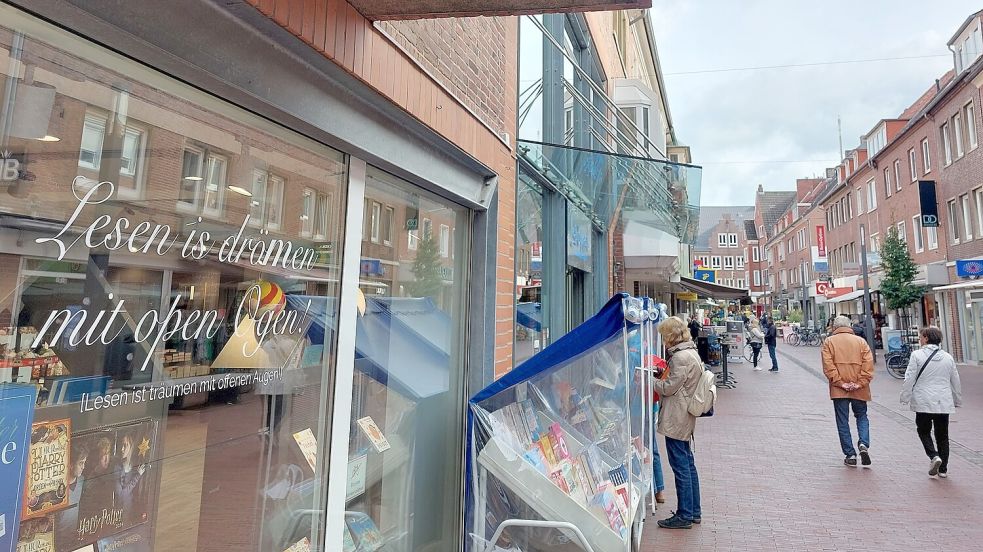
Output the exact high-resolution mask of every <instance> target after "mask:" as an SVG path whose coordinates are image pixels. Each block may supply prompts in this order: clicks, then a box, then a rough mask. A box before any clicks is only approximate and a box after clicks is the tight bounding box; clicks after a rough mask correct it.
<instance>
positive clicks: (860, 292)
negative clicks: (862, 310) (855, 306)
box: [826, 289, 873, 303]
mask: <svg viewBox="0 0 983 552" xmlns="http://www.w3.org/2000/svg"><path fill="white" fill-rule="evenodd" d="M871 293H873V291H871ZM863 296H864V290H862V289H858V290H856V291H851V292H850V293H845V294H843V295H839V296H837V297H833V298H832V299H827V300H826V303H840V302H843V301H851V300H853V299H857V298H859V297H863Z"/></svg>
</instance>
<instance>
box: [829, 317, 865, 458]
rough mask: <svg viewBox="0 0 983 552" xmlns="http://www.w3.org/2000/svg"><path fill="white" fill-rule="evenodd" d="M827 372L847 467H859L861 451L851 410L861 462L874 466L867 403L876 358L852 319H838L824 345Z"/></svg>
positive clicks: (830, 394)
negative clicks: (854, 445) (852, 424)
mask: <svg viewBox="0 0 983 552" xmlns="http://www.w3.org/2000/svg"><path fill="white" fill-rule="evenodd" d="M822 355H823V373H824V374H826V378H827V379H829V398H831V399H833V409H834V410H835V411H836V429H837V430H838V431H839V433H840V447H841V448H842V449H843V454H844V455H846V458H845V459H844V460H843V463H844V464H846V465H847V466H856V465H857V450H856V449H854V448H853V435H852V434H851V433H850V409H851V408H852V409H853V415H854V416H855V417H856V418H857V433H858V435H859V441H858V442H857V449H859V450H860V461H861V462H862V463H863V465H865V466H869V465H870V450H869V449H870V422H869V421H868V420H867V402H868V401H870V381H871V380H872V379H874V357H873V355H872V354H871V353H870V347H868V346H867V342H866V341H864V340H863V338H860V337H857V335H855V334H854V333H853V329H852V328H851V325H850V319H849V318H847V317H846V316H837V317H836V319H835V320H833V335H831V336H829V337H827V338H826V341H825V342H823V349H822Z"/></svg>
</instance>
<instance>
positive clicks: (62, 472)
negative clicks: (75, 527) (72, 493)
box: [21, 420, 72, 519]
mask: <svg viewBox="0 0 983 552" xmlns="http://www.w3.org/2000/svg"><path fill="white" fill-rule="evenodd" d="M71 425H72V422H71V420H54V421H48V422H36V423H34V424H33V425H32V426H31V449H30V451H29V452H28V455H27V470H26V482H25V484H24V500H23V505H24V509H23V512H22V514H21V519H28V518H32V517H38V516H41V515H45V514H48V513H51V512H54V511H57V510H60V509H62V508H64V507H65V506H67V505H68V466H69V461H70V459H69V454H70V451H69V446H68V445H69V440H70V439H71Z"/></svg>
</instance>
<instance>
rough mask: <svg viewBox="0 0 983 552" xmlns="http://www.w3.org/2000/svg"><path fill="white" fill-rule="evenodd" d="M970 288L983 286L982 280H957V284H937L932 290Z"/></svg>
mask: <svg viewBox="0 0 983 552" xmlns="http://www.w3.org/2000/svg"><path fill="white" fill-rule="evenodd" d="M972 288H983V280H969V281H967V282H959V283H958V284H952V285H948V286H939V287H937V288H934V289H932V291H949V290H955V289H972Z"/></svg>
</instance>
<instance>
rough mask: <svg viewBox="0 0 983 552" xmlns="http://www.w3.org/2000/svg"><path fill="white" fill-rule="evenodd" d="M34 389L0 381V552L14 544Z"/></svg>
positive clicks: (11, 548)
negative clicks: (0, 413) (0, 482)
mask: <svg viewBox="0 0 983 552" xmlns="http://www.w3.org/2000/svg"><path fill="white" fill-rule="evenodd" d="M34 393H35V387H34V386H33V385H10V384H0V412H2V413H3V414H2V415H0V481H3V484H0V552H14V550H16V548H17V527H18V525H19V523H20V503H21V500H20V498H21V495H22V494H23V491H24V485H25V473H24V472H25V468H26V467H27V458H28V457H27V453H28V451H29V450H30V447H31V420H32V418H33V417H34Z"/></svg>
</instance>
